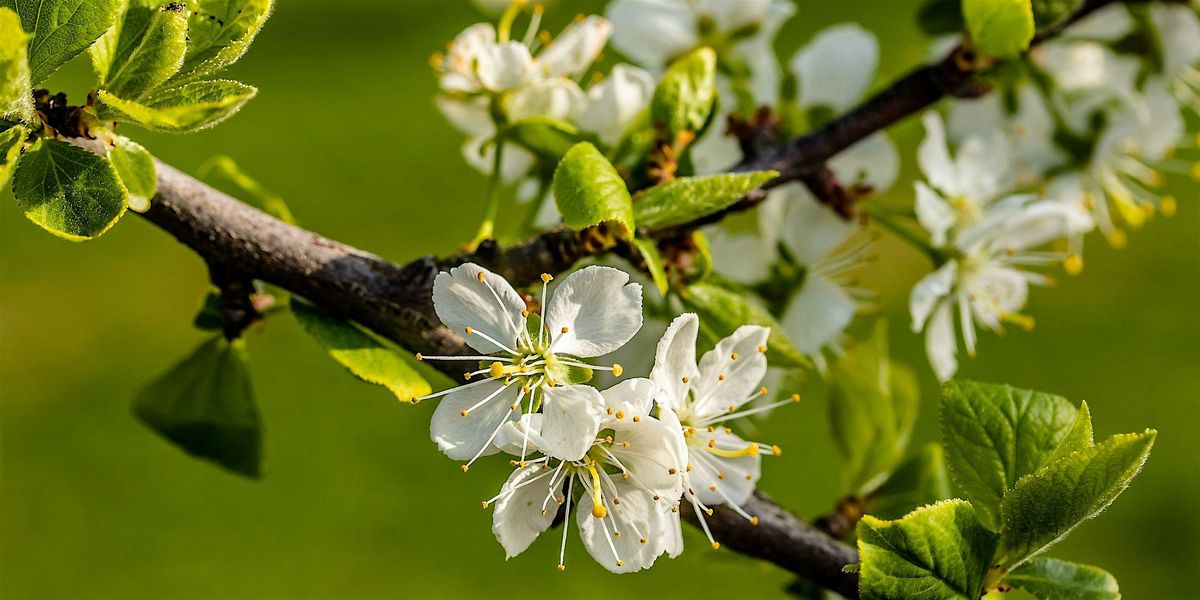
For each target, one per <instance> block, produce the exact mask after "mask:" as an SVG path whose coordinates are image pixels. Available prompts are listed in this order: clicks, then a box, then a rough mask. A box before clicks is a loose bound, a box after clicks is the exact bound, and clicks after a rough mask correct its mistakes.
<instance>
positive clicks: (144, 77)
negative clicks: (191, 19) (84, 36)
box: [89, 0, 188, 100]
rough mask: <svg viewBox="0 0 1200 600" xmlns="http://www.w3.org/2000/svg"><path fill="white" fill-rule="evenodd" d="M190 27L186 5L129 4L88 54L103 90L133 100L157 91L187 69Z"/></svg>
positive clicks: (150, 0) (148, 0) (138, 0)
mask: <svg viewBox="0 0 1200 600" xmlns="http://www.w3.org/2000/svg"><path fill="white" fill-rule="evenodd" d="M187 27H188V12H187V9H186V8H185V7H184V5H183V4H182V3H179V2H172V3H169V4H162V3H160V2H159V1H158V0H129V5H128V6H127V7H126V10H125V13H124V15H122V17H121V18H120V19H118V21H117V23H116V24H115V25H113V26H112V28H110V29H109V30H108V32H107V33H105V34H104V37H102V38H100V41H98V42H97V43H96V44H95V45H94V46H92V47H91V48H90V50H89V53H90V54H91V57H92V66H93V67H94V68H95V70H96V73H97V74H98V75H99V78H100V87H101V88H102V89H104V90H105V91H107V92H109V93H111V94H113V95H115V96H118V97H121V98H129V99H131V100H138V99H141V98H144V97H146V96H148V95H149V94H150V93H152V92H154V91H155V90H157V89H158V87H159V86H160V85H162V84H163V83H165V82H166V81H167V80H168V79H170V78H171V76H173V75H175V73H176V72H178V71H179V68H180V66H182V65H183V55H184V52H185V51H186V50H187V35H188V31H187Z"/></svg>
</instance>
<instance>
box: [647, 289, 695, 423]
mask: <svg viewBox="0 0 1200 600" xmlns="http://www.w3.org/2000/svg"><path fill="white" fill-rule="evenodd" d="M699 327H700V318H699V317H697V316H696V315H695V314H694V313H684V314H682V315H679V316H678V317H675V320H673V321H671V325H670V326H669V327H667V331H666V332H665V333H663V336H662V338H660V339H659V340H658V347H657V348H656V349H655V351H654V369H653V370H651V371H650V379H652V380H653V381H654V383H655V385H657V386H658V389H659V396H658V397H657V398H656V400H658V403H659V404H661V405H663V406H667V407H669V408H671V409H672V410H679V409H681V408H683V402H684V400H685V399H686V398H687V392H688V389H689V388H690V385H689V384H688V383H684V382H683V379H684V378H685V377H686V378H687V379H688V381H695V380H696V378H697V377H699V375H700V371H699V369H698V368H697V367H696V333H697V332H698V331H699Z"/></svg>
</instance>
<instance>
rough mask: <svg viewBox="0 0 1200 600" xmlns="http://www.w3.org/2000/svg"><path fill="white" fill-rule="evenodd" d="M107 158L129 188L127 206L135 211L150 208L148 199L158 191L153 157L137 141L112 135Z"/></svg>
mask: <svg viewBox="0 0 1200 600" xmlns="http://www.w3.org/2000/svg"><path fill="white" fill-rule="evenodd" d="M108 160H110V161H112V165H113V168H115V169H116V170H117V175H118V176H119V177H120V178H121V183H123V184H125V189H126V190H129V208H130V210H135V211H137V212H146V211H147V210H150V199H151V198H153V197H154V193H155V192H156V191H158V173H157V172H156V171H155V168H154V157H153V156H151V155H150V152H148V151H147V150H146V149H145V148H143V147H142V146H141V145H140V144H138V143H137V142H135V141H133V140H131V139H129V138H127V137H125V136H123V135H114V136H113V147H112V148H110V149H109V151H108Z"/></svg>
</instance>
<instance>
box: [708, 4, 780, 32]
mask: <svg viewBox="0 0 1200 600" xmlns="http://www.w3.org/2000/svg"><path fill="white" fill-rule="evenodd" d="M691 2H692V5H693V6H695V7H696V12H698V13H700V14H702V15H704V16H706V17H708V18H709V19H710V20H712V23H713V28H714V29H716V30H717V31H719V32H721V33H729V32H731V31H733V30H735V29H739V28H741V27H744V26H746V25H750V24H759V25H762V24H763V21H764V20H765V19H766V18H767V11H768V9H769V8H770V7H771V4H772V2H771V0H738V1H736V2H730V1H729V0H691Z"/></svg>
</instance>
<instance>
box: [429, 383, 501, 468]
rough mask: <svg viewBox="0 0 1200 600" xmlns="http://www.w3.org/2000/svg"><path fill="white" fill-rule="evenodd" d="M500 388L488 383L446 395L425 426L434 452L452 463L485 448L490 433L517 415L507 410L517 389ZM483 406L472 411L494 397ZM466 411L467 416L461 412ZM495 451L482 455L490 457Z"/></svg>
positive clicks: (490, 450)
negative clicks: (434, 446) (436, 447)
mask: <svg viewBox="0 0 1200 600" xmlns="http://www.w3.org/2000/svg"><path fill="white" fill-rule="evenodd" d="M503 387H504V384H502V383H500V382H499V381H490V382H487V383H481V384H478V385H468V386H463V387H462V389H460V390H456V391H453V392H450V393H449V394H447V395H446V397H444V398H442V400H441V402H440V403H438V407H437V410H435V411H434V412H433V419H432V420H431V421H430V423H429V437H430V438H432V439H433V441H434V442H437V445H438V448H441V450H442V452H445V453H446V456H449V457H450V458H452V459H454V460H470V459H471V458H474V457H475V455H476V454H478V453H479V451H480V450H483V449H484V448H485V447H486V446H488V440H489V439H490V438H491V437H492V432H494V431H495V430H496V428H497V427H499V426H500V424H501V423H503V422H504V421H507V420H511V419H514V418H516V415H517V413H516V412H513V411H511V410H510V409H509V407H510V406H511V405H512V403H513V402H516V400H517V392H518V389H517V388H518V386H515V385H514V386H509V387H508V388H506V389H503V390H501V388H503ZM497 391H499V394H497V395H496V396H495V397H494V398H492V399H491V400H488V401H487V402H486V403H484V404H483V406H480V407H477V408H472V407H473V406H475V405H476V404H477V403H479V402H480V401H482V400H483V399H484V398H487V397H488V396H491V395H493V394H496V392H497ZM467 409H470V413H468V414H467V416H465V417H464V416H462V411H464V410H467ZM494 453H495V448H491V449H489V450H487V451H485V452H484V455H488V454H494Z"/></svg>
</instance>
